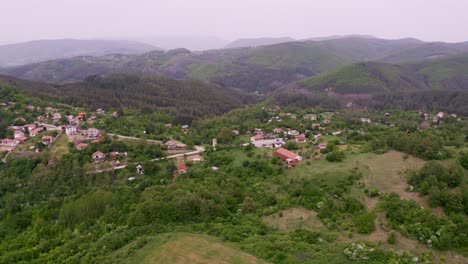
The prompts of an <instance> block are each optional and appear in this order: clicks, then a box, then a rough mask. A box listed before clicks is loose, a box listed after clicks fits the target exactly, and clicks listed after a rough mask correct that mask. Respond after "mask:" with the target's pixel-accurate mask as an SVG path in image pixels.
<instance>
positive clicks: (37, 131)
mask: <svg viewBox="0 0 468 264" xmlns="http://www.w3.org/2000/svg"><path fill="white" fill-rule="evenodd" d="M43 131H44V128H43V127H38V128H34V129H33V130H31V131H30V132H29V135H30V136H31V137H35V136H37V135H39V134H40V133H42V132H43Z"/></svg>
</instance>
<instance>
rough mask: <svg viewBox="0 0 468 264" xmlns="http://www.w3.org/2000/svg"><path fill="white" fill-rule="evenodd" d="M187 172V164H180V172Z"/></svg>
mask: <svg viewBox="0 0 468 264" xmlns="http://www.w3.org/2000/svg"><path fill="white" fill-rule="evenodd" d="M184 173H187V166H185V164H182V165H180V166H179V174H184Z"/></svg>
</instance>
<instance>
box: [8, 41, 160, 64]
mask: <svg viewBox="0 0 468 264" xmlns="http://www.w3.org/2000/svg"><path fill="white" fill-rule="evenodd" d="M155 49H160V48H158V47H155V46H152V45H149V44H144V43H140V42H136V41H128V40H78V39H58V40H35V41H29V42H23V43H16V44H7V45H2V46H0V67H2V66H3V67H6V66H17V65H24V64H28V63H34V62H40V61H47V60H53V59H61V58H70V57H75V56H84V55H87V56H102V55H106V54H139V53H144V52H148V51H151V50H155Z"/></svg>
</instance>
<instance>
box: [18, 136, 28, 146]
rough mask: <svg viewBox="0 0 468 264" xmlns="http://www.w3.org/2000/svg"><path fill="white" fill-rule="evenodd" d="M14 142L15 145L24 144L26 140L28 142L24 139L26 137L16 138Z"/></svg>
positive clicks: (26, 138)
mask: <svg viewBox="0 0 468 264" xmlns="http://www.w3.org/2000/svg"><path fill="white" fill-rule="evenodd" d="M15 140H16V143H18V144H24V142H25V141H26V140H28V137H26V136H23V137H18V138H15Z"/></svg>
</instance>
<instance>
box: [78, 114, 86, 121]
mask: <svg viewBox="0 0 468 264" xmlns="http://www.w3.org/2000/svg"><path fill="white" fill-rule="evenodd" d="M86 116H87V115H86V113H85V112H81V113H79V114H78V119H79V120H80V121H81V120H85V119H86Z"/></svg>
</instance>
